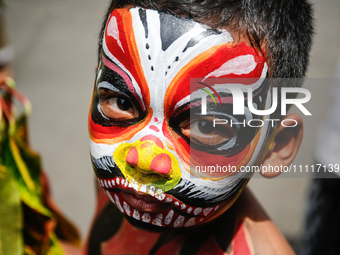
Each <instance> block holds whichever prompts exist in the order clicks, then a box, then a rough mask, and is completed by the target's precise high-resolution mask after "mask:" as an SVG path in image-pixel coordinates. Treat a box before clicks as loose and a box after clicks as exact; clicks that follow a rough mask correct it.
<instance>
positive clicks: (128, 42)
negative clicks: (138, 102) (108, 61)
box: [105, 9, 150, 107]
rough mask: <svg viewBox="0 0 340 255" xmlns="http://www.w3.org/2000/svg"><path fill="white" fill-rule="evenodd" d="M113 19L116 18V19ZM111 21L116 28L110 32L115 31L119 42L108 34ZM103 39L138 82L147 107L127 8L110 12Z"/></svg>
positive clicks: (145, 90) (148, 96)
mask: <svg viewBox="0 0 340 255" xmlns="http://www.w3.org/2000/svg"><path fill="white" fill-rule="evenodd" d="M113 19H116V21H114V20H113ZM111 21H112V22H113V23H116V24H117V30H114V31H113V32H112V33H115V37H116V36H117V34H118V35H119V42H118V41H117V40H116V39H117V38H116V39H115V38H114V37H113V36H110V35H109V34H110V32H109V31H108V27H109V24H110V22H111ZM105 41H106V44H107V47H108V50H109V51H110V52H111V53H112V55H113V56H114V57H116V58H117V59H118V61H120V62H121V63H122V64H123V65H124V66H125V68H127V69H128V70H129V72H130V73H131V75H132V76H133V77H134V79H135V80H136V82H137V83H138V85H139V87H140V89H141V93H142V96H143V98H144V101H145V102H146V106H147V107H148V105H149V103H150V95H149V94H150V93H149V88H148V86H147V82H146V79H145V77H144V73H143V69H142V67H141V65H140V58H139V54H138V48H137V44H136V41H135V38H134V32H133V26H132V16H131V13H130V12H129V11H128V10H126V9H117V10H114V11H113V12H112V13H111V16H110V18H109V21H108V25H107V27H106V29H105Z"/></svg>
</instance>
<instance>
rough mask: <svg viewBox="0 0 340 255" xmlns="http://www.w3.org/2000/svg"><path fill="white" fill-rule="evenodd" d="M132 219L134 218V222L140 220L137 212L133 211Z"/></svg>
mask: <svg viewBox="0 0 340 255" xmlns="http://www.w3.org/2000/svg"><path fill="white" fill-rule="evenodd" d="M132 217H134V218H135V219H136V220H140V215H139V211H138V210H136V209H134V210H133V215H132Z"/></svg>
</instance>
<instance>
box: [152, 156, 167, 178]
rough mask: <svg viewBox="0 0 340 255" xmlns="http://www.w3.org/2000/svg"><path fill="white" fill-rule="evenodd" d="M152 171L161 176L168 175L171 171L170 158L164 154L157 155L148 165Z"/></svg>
mask: <svg viewBox="0 0 340 255" xmlns="http://www.w3.org/2000/svg"><path fill="white" fill-rule="evenodd" d="M150 169H151V170H152V171H155V172H158V173H160V174H162V175H169V174H170V170H171V158H170V156H169V155H167V154H165V153H161V154H159V155H157V156H156V157H155V158H154V159H153V160H152V161H151V165H150Z"/></svg>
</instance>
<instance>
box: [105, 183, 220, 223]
mask: <svg viewBox="0 0 340 255" xmlns="http://www.w3.org/2000/svg"><path fill="white" fill-rule="evenodd" d="M98 181H99V184H100V185H101V186H102V188H104V190H105V192H106V194H107V195H108V196H109V198H110V200H111V201H112V202H113V203H114V204H116V206H117V208H118V209H119V210H120V211H121V212H122V213H124V214H126V215H128V216H130V217H133V218H135V219H136V220H141V221H143V222H146V223H151V224H153V225H156V226H161V227H175V228H179V227H190V226H193V225H196V224H198V223H200V222H202V221H203V220H204V219H207V218H208V217H210V215H211V214H212V212H214V211H217V210H218V209H219V206H215V207H206V208H202V207H193V206H188V205H186V204H184V203H182V202H181V201H179V200H177V199H176V198H174V197H172V196H170V195H168V194H165V193H163V191H162V190H160V189H158V190H156V191H155V188H154V187H153V186H146V185H140V184H138V183H137V182H136V181H134V180H133V179H132V181H131V182H129V181H127V180H126V179H124V178H120V177H116V178H113V179H102V178H98ZM117 189H118V190H117Z"/></svg>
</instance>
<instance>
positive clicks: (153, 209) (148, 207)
mask: <svg viewBox="0 0 340 255" xmlns="http://www.w3.org/2000/svg"><path fill="white" fill-rule="evenodd" d="M121 194H122V196H123V198H124V199H125V200H126V202H127V203H128V204H129V205H130V206H131V207H133V208H135V209H137V210H139V211H143V212H150V213H160V212H163V211H165V210H167V209H169V208H171V207H172V205H171V204H169V203H159V202H157V201H155V199H154V198H152V197H150V196H148V195H144V194H143V193H139V194H134V193H132V192H131V191H121Z"/></svg>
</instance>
